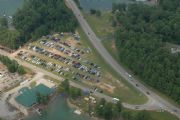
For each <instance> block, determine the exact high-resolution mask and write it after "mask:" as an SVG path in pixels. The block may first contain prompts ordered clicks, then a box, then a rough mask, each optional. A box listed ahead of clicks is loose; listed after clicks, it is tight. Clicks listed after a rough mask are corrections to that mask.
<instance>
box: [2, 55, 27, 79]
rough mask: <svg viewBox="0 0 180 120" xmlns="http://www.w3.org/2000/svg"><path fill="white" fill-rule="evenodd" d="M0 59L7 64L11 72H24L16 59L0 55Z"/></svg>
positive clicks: (21, 73)
mask: <svg viewBox="0 0 180 120" xmlns="http://www.w3.org/2000/svg"><path fill="white" fill-rule="evenodd" d="M0 61H1V62H2V63H3V64H4V65H5V66H7V68H8V71H9V72H11V73H15V72H18V73H19V74H20V75H23V74H25V73H26V71H25V69H24V67H23V66H21V65H19V64H18V63H17V61H15V60H11V59H9V58H8V57H7V56H3V55H0Z"/></svg>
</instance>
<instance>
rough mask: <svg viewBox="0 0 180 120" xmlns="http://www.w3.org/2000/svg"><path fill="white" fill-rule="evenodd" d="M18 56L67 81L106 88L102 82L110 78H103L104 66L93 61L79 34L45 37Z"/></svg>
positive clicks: (28, 46)
mask: <svg viewBox="0 0 180 120" xmlns="http://www.w3.org/2000/svg"><path fill="white" fill-rule="evenodd" d="M17 56H18V57H19V58H20V59H21V60H24V61H27V62H29V63H31V64H34V65H36V66H39V67H41V68H44V69H46V70H48V71H51V72H53V73H55V74H57V75H60V76H62V77H64V78H67V79H71V80H74V81H78V82H83V83H85V84H88V85H91V86H100V87H102V88H103V89H104V88H106V86H105V85H104V83H103V82H102V81H103V80H105V79H108V78H105V76H103V69H102V67H101V66H100V65H98V64H97V63H96V62H95V61H93V60H91V59H90V58H91V57H93V56H92V53H91V48H89V47H85V46H83V44H82V43H81V39H80V36H79V35H78V34H72V33H59V34H54V35H47V36H43V37H42V38H40V39H39V40H38V41H36V42H33V43H30V44H28V45H26V47H24V48H22V49H20V50H19V52H18V53H17ZM107 84H108V83H107ZM108 89H109V88H108ZM112 91H113V89H112Z"/></svg>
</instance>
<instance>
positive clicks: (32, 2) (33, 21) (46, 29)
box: [13, 0, 78, 46]
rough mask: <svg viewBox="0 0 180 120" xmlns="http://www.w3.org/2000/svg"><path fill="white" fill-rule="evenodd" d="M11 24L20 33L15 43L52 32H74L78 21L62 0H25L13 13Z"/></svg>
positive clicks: (34, 38) (21, 43) (18, 44)
mask: <svg viewBox="0 0 180 120" xmlns="http://www.w3.org/2000/svg"><path fill="white" fill-rule="evenodd" d="M13 24H14V26H15V28H16V29H17V30H18V32H19V33H20V36H18V38H17V41H16V44H17V46H20V45H23V44H24V43H26V42H27V41H28V40H30V39H32V40H36V39H37V38H38V37H41V36H43V35H47V34H50V33H53V32H74V31H75V29H76V27H77V25H78V23H77V21H76V19H75V17H74V15H73V13H72V12H71V10H70V9H69V8H67V7H66V5H65V3H64V0H27V1H24V5H23V7H22V8H21V9H19V10H18V11H17V12H16V13H15V14H14V15H13Z"/></svg>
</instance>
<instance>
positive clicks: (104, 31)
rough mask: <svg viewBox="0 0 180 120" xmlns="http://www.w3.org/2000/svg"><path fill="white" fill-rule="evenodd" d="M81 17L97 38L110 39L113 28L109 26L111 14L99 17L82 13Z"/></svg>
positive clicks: (103, 14) (107, 13)
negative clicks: (83, 17)
mask: <svg viewBox="0 0 180 120" xmlns="http://www.w3.org/2000/svg"><path fill="white" fill-rule="evenodd" d="M83 15H84V16H85V19H86V20H87V22H88V23H89V24H90V26H91V28H92V29H93V31H94V32H95V33H96V35H97V36H98V37H100V38H103V39H108V38H109V37H111V34H112V33H113V32H114V28H113V27H112V26H111V24H112V23H111V19H112V14H111V13H110V12H106V13H102V15H101V16H99V17H97V16H96V15H91V14H90V13H87V12H83Z"/></svg>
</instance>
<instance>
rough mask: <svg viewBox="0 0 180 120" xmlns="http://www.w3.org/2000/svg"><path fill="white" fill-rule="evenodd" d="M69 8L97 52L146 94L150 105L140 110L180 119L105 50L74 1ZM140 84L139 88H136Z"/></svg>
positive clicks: (175, 110) (176, 111) (175, 109)
mask: <svg viewBox="0 0 180 120" xmlns="http://www.w3.org/2000/svg"><path fill="white" fill-rule="evenodd" d="M66 4H67V6H68V7H69V8H70V9H71V10H72V11H73V13H74V15H75V16H76V18H77V20H78V21H79V24H80V25H81V27H82V29H83V30H84V32H85V34H86V35H87V36H88V38H89V40H90V41H91V43H92V44H93V46H94V47H95V48H96V50H97V51H98V52H99V53H100V55H101V56H102V57H103V58H104V60H105V61H106V62H107V63H108V64H110V65H111V66H112V68H113V69H114V70H115V71H116V72H118V73H119V74H120V75H121V76H122V77H123V78H124V79H125V80H126V81H128V82H129V83H130V84H131V85H133V86H134V87H135V88H137V89H138V90H139V91H141V92H142V93H144V94H145V95H146V96H147V97H148V98H149V101H148V103H146V104H144V105H139V106H138V109H164V110H166V111H168V112H170V113H172V114H174V115H176V116H177V117H178V118H180V109H179V108H178V107H176V106H174V105H173V104H171V103H169V102H168V101H166V100H165V99H163V98H162V97H160V96H159V95H157V94H156V93H154V92H153V91H151V90H150V89H148V88H147V87H146V86H144V85H143V84H142V83H140V82H139V81H138V80H137V79H135V78H133V77H130V76H129V75H128V74H127V72H126V70H125V69H124V68H123V67H122V66H121V65H119V64H118V63H117V61H116V60H115V59H114V58H113V57H112V56H111V55H110V54H109V53H108V51H107V50H106V49H105V48H104V46H103V45H102V43H101V40H100V39H99V38H98V37H97V36H96V35H95V33H94V32H93V31H92V29H91V28H90V26H89V25H88V23H87V22H86V20H85V19H84V17H83V15H82V14H81V12H80V10H79V9H78V8H77V6H76V4H75V2H74V1H73V0H66ZM137 84H138V86H136V85H137ZM124 105H125V106H126V107H130V108H133V107H134V108H135V107H136V108H137V105H134V106H132V105H126V104H124Z"/></svg>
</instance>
